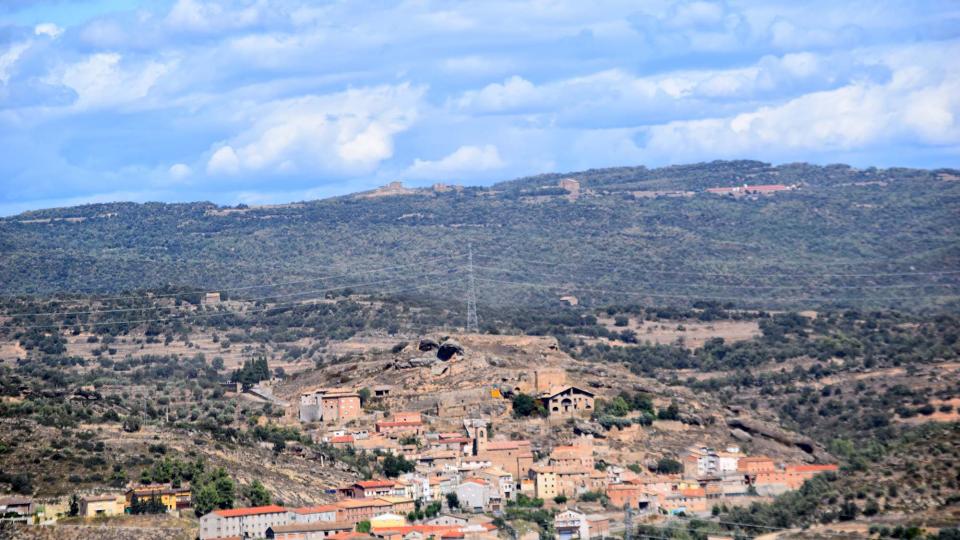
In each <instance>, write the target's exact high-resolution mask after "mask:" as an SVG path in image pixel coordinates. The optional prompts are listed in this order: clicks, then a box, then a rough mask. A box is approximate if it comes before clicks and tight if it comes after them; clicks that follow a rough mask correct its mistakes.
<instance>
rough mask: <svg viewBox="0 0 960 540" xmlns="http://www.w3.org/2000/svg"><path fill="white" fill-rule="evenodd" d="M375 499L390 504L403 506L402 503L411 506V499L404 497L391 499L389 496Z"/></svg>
mask: <svg viewBox="0 0 960 540" xmlns="http://www.w3.org/2000/svg"><path fill="white" fill-rule="evenodd" d="M377 498H378V499H380V500H381V501H387V502H388V503H390V504H404V503H410V504H413V499H408V498H406V497H391V496H390V495H387V496H385V497H377Z"/></svg>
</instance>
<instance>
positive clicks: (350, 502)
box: [336, 497, 393, 508]
mask: <svg viewBox="0 0 960 540" xmlns="http://www.w3.org/2000/svg"><path fill="white" fill-rule="evenodd" d="M336 504H337V507H338V508H365V507H367V506H393V504H392V503H390V502H388V501H385V500H383V499H377V498H373V497H371V498H364V499H344V500H342V501H340V502H338V503H336Z"/></svg>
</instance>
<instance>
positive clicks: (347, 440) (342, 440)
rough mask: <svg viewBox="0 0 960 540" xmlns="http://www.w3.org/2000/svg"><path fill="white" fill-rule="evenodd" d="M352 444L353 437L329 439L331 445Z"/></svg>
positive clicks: (338, 436) (344, 436)
mask: <svg viewBox="0 0 960 540" xmlns="http://www.w3.org/2000/svg"><path fill="white" fill-rule="evenodd" d="M352 442H353V435H337V436H335V437H330V443H331V444H337V443H352Z"/></svg>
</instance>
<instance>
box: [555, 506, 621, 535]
mask: <svg viewBox="0 0 960 540" xmlns="http://www.w3.org/2000/svg"><path fill="white" fill-rule="evenodd" d="M553 527H554V529H555V530H556V531H557V538H559V539H560V540H571V539H573V538H579V539H580V540H590V539H591V538H604V537H606V536H608V535H609V534H610V522H609V520H608V519H607V518H606V517H605V516H602V515H598V514H593V515H587V514H584V513H582V512H577V511H576V510H564V511H563V512H560V513H558V514H557V515H556V516H554V518H553Z"/></svg>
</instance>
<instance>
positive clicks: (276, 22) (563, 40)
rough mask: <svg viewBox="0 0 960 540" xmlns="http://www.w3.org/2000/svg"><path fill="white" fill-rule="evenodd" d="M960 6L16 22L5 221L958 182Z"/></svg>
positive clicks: (6, 44)
mask: <svg viewBox="0 0 960 540" xmlns="http://www.w3.org/2000/svg"><path fill="white" fill-rule="evenodd" d="M958 58H960V2H955V1H943V2H938V1H916V0H913V1H903V2H900V1H895V0H889V1H887V0H883V1H879V2H878V1H876V0H871V1H858V0H852V1H844V2H837V1H835V0H830V1H818V0H812V1H809V2H797V1H795V0H782V1H777V0H774V1H762V2H759V1H758V2H737V1H732V0H731V1H719V2H714V1H699V0H696V1H681V2H666V1H657V0H644V1H637V0H629V1H602V0H592V1H589V2H585V1H582V0H571V1H559V0H531V1H529V2H505V1H501V0H483V1H477V2H467V1H462V2H442V1H429V0H410V1H388V0H363V1H355V2H346V1H335V2H318V1H299V0H275V1H266V0H211V1H206V0H140V1H138V0H2V1H0V149H2V151H0V215H12V214H15V213H19V212H22V211H26V210H30V209H38V208H47V207H60V206H71V205H76V204H84V203H90V202H107V201H119V200H131V201H140V202H143V201H167V202H175V201H198V200H207V201H212V202H215V203H218V204H237V203H246V204H266V203H277V202H288V201H296V200H306V199H317V198H323V197H329V196H335V195H341V194H345V193H351V192H356V191H361V190H365V189H370V188H372V187H374V186H378V185H383V184H385V183H387V182H390V181H393V180H402V181H403V182H404V183H405V184H407V185H413V186H423V185H430V184H432V183H434V182H445V183H459V184H467V185H488V184H491V183H493V182H496V181H500V180H507V179H511V178H516V177H520V176H526V175H532V174H539V173H545V172H567V171H576V170H583V169H587V168H596V167H609V166H626V165H646V166H649V167H654V166H661V165H669V164H675V163H691V162H701V161H710V160H714V159H741V158H743V159H758V160H762V161H767V162H772V163H786V162H795V161H809V162H814V163H848V164H851V165H853V166H857V167H866V166H880V167H887V166H913V167H930V168H934V167H960V159H958V158H960V61H958V60H957V59H958Z"/></svg>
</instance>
